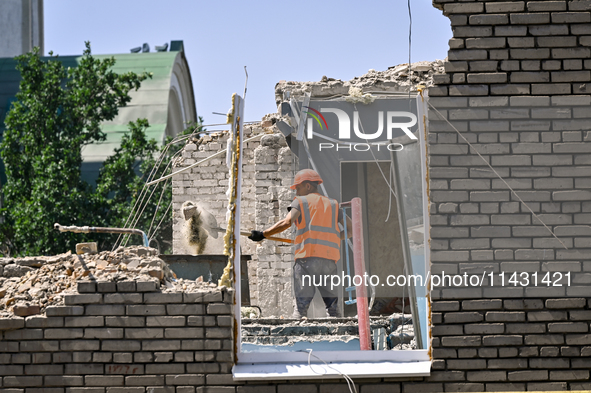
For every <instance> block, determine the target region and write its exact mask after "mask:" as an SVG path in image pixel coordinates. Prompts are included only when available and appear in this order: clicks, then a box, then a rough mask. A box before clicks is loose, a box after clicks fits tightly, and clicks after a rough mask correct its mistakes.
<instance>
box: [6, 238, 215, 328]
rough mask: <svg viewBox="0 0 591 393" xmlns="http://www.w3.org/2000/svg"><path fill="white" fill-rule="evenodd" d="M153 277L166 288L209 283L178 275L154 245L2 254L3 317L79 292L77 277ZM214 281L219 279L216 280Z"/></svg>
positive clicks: (25, 312)
mask: <svg viewBox="0 0 591 393" xmlns="http://www.w3.org/2000/svg"><path fill="white" fill-rule="evenodd" d="M81 280H82V281H84V280H88V281H97V282H101V281H110V282H119V281H154V282H155V283H158V284H159V285H157V286H160V289H161V290H162V292H176V291H183V292H194V291H197V290H203V288H204V287H209V286H210V284H207V283H204V282H203V279H202V278H201V277H200V278H198V279H197V280H195V281H192V280H183V279H178V280H177V279H176V276H175V274H174V272H173V271H172V270H170V268H169V267H168V264H167V263H166V262H164V261H163V260H162V259H160V258H159V257H158V250H156V249H154V248H148V247H142V246H132V247H126V248H124V247H119V248H118V249H116V250H115V251H113V252H111V251H103V252H100V253H98V254H94V255H92V254H82V255H75V254H72V253H71V252H67V253H65V254H60V255H57V256H51V257H43V256H41V257H24V258H0V318H3V317H10V316H12V315H13V314H14V315H18V316H26V315H33V314H40V313H43V312H44V311H45V308H46V307H47V306H55V305H61V304H63V303H64V295H66V294H70V293H76V292H77V282H79V281H81ZM213 285H214V286H215V284H213Z"/></svg>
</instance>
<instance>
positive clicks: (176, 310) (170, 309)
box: [166, 304, 205, 315]
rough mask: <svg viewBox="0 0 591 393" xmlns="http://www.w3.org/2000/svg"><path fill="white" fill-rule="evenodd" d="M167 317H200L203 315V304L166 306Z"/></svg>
mask: <svg viewBox="0 0 591 393" xmlns="http://www.w3.org/2000/svg"><path fill="white" fill-rule="evenodd" d="M166 311H167V313H168V315H202V314H205V306H204V305H203V304H170V305H167V306H166Z"/></svg>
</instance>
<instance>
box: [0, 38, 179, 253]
mask: <svg viewBox="0 0 591 393" xmlns="http://www.w3.org/2000/svg"><path fill="white" fill-rule="evenodd" d="M50 56H52V53H50ZM17 60H18V66H17V69H18V70H19V71H20V72H21V77H22V80H21V83H20V91H19V92H18V93H17V96H16V101H15V102H13V104H12V107H11V110H10V111H9V113H8V115H7V116H6V119H5V125H6V130H5V132H4V137H3V140H2V142H1V144H0V149H1V152H0V156H1V158H2V160H3V162H4V165H5V169H6V177H7V183H6V184H5V185H4V187H3V189H2V191H3V194H4V209H3V215H4V223H3V224H2V225H1V226H0V242H2V243H3V244H4V245H8V246H9V247H10V249H11V253H12V254H21V255H22V254H28V255H47V254H55V253H59V252H63V251H65V250H68V249H73V248H74V246H75V243H77V242H80V241H84V240H85V239H88V238H89V236H87V235H82V234H73V233H59V232H56V231H55V230H54V229H53V224H54V223H56V222H59V223H60V224H63V225H93V226H122V225H123V223H124V222H125V220H126V217H127V216H128V215H129V213H130V212H131V208H132V206H133V205H134V203H135V200H136V198H137V197H138V196H139V194H140V190H141V189H142V187H143V184H144V182H145V177H146V175H145V174H142V173H145V172H142V170H143V171H145V170H146V168H148V167H149V165H150V164H151V163H152V164H153V163H154V159H155V158H154V157H155V156H156V155H157V153H158V150H159V149H158V146H157V144H156V142H155V141H154V140H147V138H146V135H145V130H146V128H147V127H148V122H147V121H146V120H138V121H136V122H132V123H130V125H129V127H130V131H129V133H128V134H127V135H125V136H124V137H123V140H122V144H121V147H120V148H118V149H117V150H116V152H115V154H114V155H113V156H112V157H110V158H109V159H107V161H106V162H105V163H104V167H103V168H102V170H101V171H100V175H99V179H98V181H97V186H96V188H94V187H92V186H90V185H89V184H88V183H87V182H85V181H83V180H82V179H81V176H80V166H81V164H82V155H81V150H82V148H83V147H84V146H86V145H88V144H91V143H97V142H101V141H104V140H105V137H106V136H105V134H104V133H103V132H102V131H101V128H100V124H101V123H102V122H103V121H108V120H112V119H113V118H114V117H115V116H116V115H117V113H118V109H119V108H120V107H123V106H125V105H126V104H127V103H128V102H129V101H130V100H131V98H130V96H129V94H128V93H129V91H130V90H131V89H136V90H137V89H138V88H139V87H140V84H141V82H142V81H143V80H145V79H146V78H148V77H150V75H149V74H147V73H143V74H139V75H138V74H136V73H133V72H129V73H125V74H117V73H114V72H113V71H112V70H111V67H112V66H113V65H114V64H115V59H113V58H110V59H104V60H98V59H95V58H93V57H92V55H91V50H90V44H89V43H88V42H87V43H86V49H85V50H84V54H83V57H82V59H81V61H80V64H79V65H78V66H77V67H75V68H68V69H65V67H64V66H63V64H62V63H61V62H60V61H57V60H49V61H43V60H42V59H41V58H40V56H39V53H38V49H35V50H34V51H33V52H32V53H28V54H25V55H22V56H19V57H17ZM140 162H143V164H142V168H141V169H140V168H139V167H138V165H140ZM138 169H139V170H138ZM160 187H161V188H163V187H164V185H162V186H160ZM165 194H166V193H165ZM168 194H169V193H168ZM168 194H167V195H166V198H168V199H165V198H163V201H162V203H161V204H163V205H164V206H167V203H168V202H169V201H170V198H171V197H169V196H168ZM153 213H154V209H152V210H151V211H150V210H149V209H147V208H146V209H145V214H146V216H148V215H149V217H150V219H151V217H152V215H153ZM160 214H161V215H162V214H163V212H160ZM144 221H146V219H144ZM142 224H143V222H142ZM146 229H147V228H146ZM92 238H93V239H94V240H96V239H97V236H96V235H93V236H92ZM99 238H101V239H102V245H103V247H105V246H106V245H107V244H109V243H110V244H113V239H114V238H113V236H103V237H100V236H99ZM138 241H139V239H138Z"/></svg>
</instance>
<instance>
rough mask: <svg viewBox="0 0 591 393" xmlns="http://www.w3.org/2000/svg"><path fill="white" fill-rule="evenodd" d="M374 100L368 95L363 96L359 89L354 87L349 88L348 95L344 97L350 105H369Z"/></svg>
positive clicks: (374, 98)
mask: <svg viewBox="0 0 591 393" xmlns="http://www.w3.org/2000/svg"><path fill="white" fill-rule="evenodd" d="M375 100H376V97H375V96H372V95H371V94H369V93H365V94H363V90H361V87H354V86H351V87H350V88H349V95H348V96H347V97H345V101H347V102H350V103H352V104H357V103H359V102H360V103H362V104H365V105H367V104H371V103H372V102H374V101H375Z"/></svg>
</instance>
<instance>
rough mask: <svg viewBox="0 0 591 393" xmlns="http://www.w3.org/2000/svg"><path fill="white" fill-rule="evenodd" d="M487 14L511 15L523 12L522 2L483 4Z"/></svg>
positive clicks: (523, 3) (523, 4)
mask: <svg viewBox="0 0 591 393" xmlns="http://www.w3.org/2000/svg"><path fill="white" fill-rule="evenodd" d="M485 5H486V12H487V13H512V12H523V11H525V2H524V1H503V2H488V3H485Z"/></svg>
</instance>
